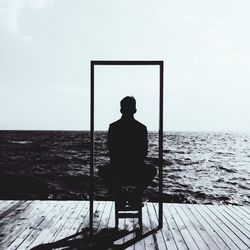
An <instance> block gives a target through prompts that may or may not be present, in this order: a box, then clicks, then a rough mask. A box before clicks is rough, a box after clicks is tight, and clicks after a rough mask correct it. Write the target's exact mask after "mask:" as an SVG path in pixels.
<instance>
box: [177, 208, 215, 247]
mask: <svg viewBox="0 0 250 250" xmlns="http://www.w3.org/2000/svg"><path fill="white" fill-rule="evenodd" d="M174 207H175V209H176V210H177V213H178V214H179V216H180V217H181V218H182V221H183V222H184V224H185V225H186V227H187V228H189V232H190V233H191V234H192V236H193V239H195V242H196V243H197V245H198V247H199V248H200V249H210V247H211V248H212V249H218V246H217V245H216V244H215V243H214V241H213V239H212V238H211V237H210V236H209V234H208V233H207V232H206V231H205V229H204V227H202V225H201V224H200V223H199V221H197V219H196V218H195V217H194V216H193V214H192V213H191V212H190V211H188V210H186V209H185V205H184V204H175V205H174Z"/></svg>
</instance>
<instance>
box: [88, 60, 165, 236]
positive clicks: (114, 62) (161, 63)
mask: <svg viewBox="0 0 250 250" xmlns="http://www.w3.org/2000/svg"><path fill="white" fill-rule="evenodd" d="M95 65H108V66H112V65H114V66H116V65H124V66H126V65H127V66H134V65H139V66H140V65H150V66H153V65H158V66H159V69H160V71H159V73H160V78H159V79H160V82H159V84H160V95H159V96H160V98H159V99H160V100H159V154H158V155H159V187H158V188H159V201H158V204H159V217H158V219H159V220H158V227H159V228H162V226H163V202H162V195H163V179H162V178H163V175H162V174H163V80H164V79H163V71H164V61H148V60H145V61H140V60H139V61H138V60H135V61H130V60H129V61H127V60H125V61H124V60H110V61H109V60H94V61H90V142H91V147H90V180H91V182H90V194H89V201H90V207H89V209H90V210H89V228H90V230H91V231H93V212H94V211H93V210H94V182H93V179H94V178H93V177H94V76H95Z"/></svg>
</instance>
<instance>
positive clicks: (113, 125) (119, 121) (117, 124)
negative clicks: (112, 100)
mask: <svg viewBox="0 0 250 250" xmlns="http://www.w3.org/2000/svg"><path fill="white" fill-rule="evenodd" d="M120 123H121V119H119V120H117V121H115V122H112V123H110V124H109V128H115V127H117V126H119V125H120Z"/></svg>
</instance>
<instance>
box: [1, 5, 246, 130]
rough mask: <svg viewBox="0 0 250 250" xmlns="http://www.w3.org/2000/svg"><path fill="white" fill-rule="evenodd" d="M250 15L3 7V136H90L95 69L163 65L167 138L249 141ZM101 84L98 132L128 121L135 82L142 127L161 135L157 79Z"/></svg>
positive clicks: (240, 11) (241, 10)
mask: <svg viewBox="0 0 250 250" xmlns="http://www.w3.org/2000/svg"><path fill="white" fill-rule="evenodd" d="M249 9H250V2H249V1H248V0H237V1H236V0H234V1H230V0H210V1H201V0H189V1H186V0H175V1H166V0H150V1H149V0H137V1H134V0H127V1H123V0H112V1H111V0H105V1H97V0H84V1H82V0H72V1H66V0H54V1H53V0H0V107H1V108H0V117H1V118H0V119H1V121H0V129H69V130H72V129H73V130H74V129H89V61H90V60H92V59H95V60H96V59H104V60H109V59H124V60H126V59H128V60H133V59H140V60H150V59H156V60H164V61H165V94H164V98H165V103H164V107H165V111H164V117H165V119H164V123H165V125H164V128H165V130H223V131H225V130H234V131H246V130H248V131H249V130H250V116H249V113H250V101H249V93H250V49H249V44H250V31H249V23H250V15H249ZM119 70H120V71H119ZM97 74H98V76H97V78H98V79H99V80H98V83H97V87H98V86H99V87H98V88H96V94H97V97H98V95H99V97H98V99H97V110H96V111H97V112H96V121H97V123H96V128H97V129H106V128H107V126H108V124H107V126H106V123H109V122H110V121H112V120H113V119H118V118H119V116H120V114H119V113H118V112H119V102H118V101H119V100H118V99H119V98H118V96H119V94H120V95H122V93H120V91H121V89H122V86H127V87H128V86H129V84H130V86H132V83H133V82H135V80H136V79H137V80H138V81H137V82H138V84H136V86H135V85H133V86H135V89H133V90H132V89H131V95H135V97H136V98H137V100H138V116H137V118H138V119H139V120H141V121H142V122H144V123H145V124H146V125H148V126H149V129H157V122H156V120H157V119H158V116H157V115H158V113H157V112H158V110H157V102H158V100H156V97H157V93H158V92H157V91H158V89H157V88H158V85H157V83H158V82H157V79H158V78H157V77H158V76H157V72H156V70H155V69H152V70H151V68H150V69H142V70H134V69H126V70H123V69H117V72H116V73H115V72H114V70H113V69H112V68H107V70H106V71H105V70H104V69H100V70H99V69H98V72H97ZM123 75H124V77H121V76H123ZM105 79H106V80H105ZM122 79H123V80H122ZM144 80H145V81H144ZM118 81H119V84H120V85H121V88H120V90H119V88H117V82H118ZM146 81H147V83H146ZM143 82H145V85H143ZM141 85H143V87H141ZM103 86H105V88H104V87H103ZM102 88H103V92H102V90H101V89H102ZM124 88H125V87H124ZM127 92H130V91H129V90H127ZM107 96H109V97H107ZM152 96H153V97H154V98H151V99H149V98H150V97H152ZM111 97H112V98H111ZM117 102H118V103H117ZM150 104H151V105H150ZM111 107H112V108H115V107H116V108H117V110H115V109H113V110H112V111H109V109H111ZM139 107H140V108H139ZM153 109H154V110H155V111H154V110H153ZM116 112H117V114H116ZM104 114H105V115H104Z"/></svg>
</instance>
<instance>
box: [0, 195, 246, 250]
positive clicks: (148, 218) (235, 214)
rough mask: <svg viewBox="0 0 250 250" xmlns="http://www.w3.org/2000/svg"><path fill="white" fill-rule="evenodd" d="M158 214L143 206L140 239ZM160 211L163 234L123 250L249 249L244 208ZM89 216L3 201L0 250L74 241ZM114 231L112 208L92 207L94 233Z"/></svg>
mask: <svg viewBox="0 0 250 250" xmlns="http://www.w3.org/2000/svg"><path fill="white" fill-rule="evenodd" d="M157 211H158V210H157V204H155V203H145V205H144V207H143V211H142V212H143V233H145V232H146V231H150V230H151V229H153V228H155V227H156V225H157ZM163 211H164V216H163V224H164V227H163V229H161V230H158V231H157V232H154V233H152V234H150V235H149V236H148V237H146V238H143V239H141V240H139V241H138V242H136V243H135V244H133V245H131V246H129V247H128V249H159V250H161V249H170V250H175V249H202V250H203V249H213V250H214V249H241V250H242V249H250V207H249V206H231V205H196V204H192V205H191V204H171V203H165V204H164V206H163ZM88 212H89V202H88V201H52V200H51V201H39V200H35V201H10V200H8V201H3V200H2V201H0V249H4V250H8V249H31V248H32V247H35V246H37V245H40V244H44V243H48V242H55V241H58V240H60V239H64V238H65V237H68V236H71V235H74V234H75V233H77V232H80V231H81V230H82V229H83V228H86V227H87V226H88V222H89V215H88ZM114 226H115V218H114V202H111V201H108V202H107V201H96V202H94V227H95V228H97V229H98V230H100V229H103V228H112V227H114ZM119 226H120V227H121V229H123V228H126V229H129V230H130V229H133V227H135V226H136V220H135V219H131V218H130V219H124V220H123V221H121V222H120V224H119ZM129 237H131V235H130V236H126V237H125V238H123V239H121V240H119V241H123V242H126V241H127V240H129V239H128V238H129ZM118 243H119V242H118ZM61 249H63V248H61Z"/></svg>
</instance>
